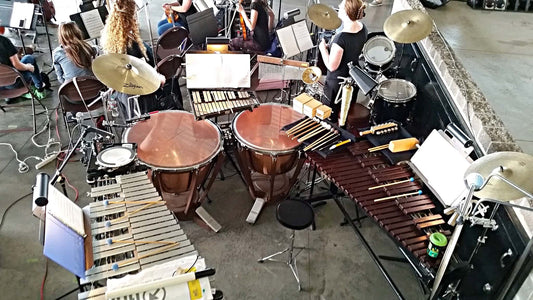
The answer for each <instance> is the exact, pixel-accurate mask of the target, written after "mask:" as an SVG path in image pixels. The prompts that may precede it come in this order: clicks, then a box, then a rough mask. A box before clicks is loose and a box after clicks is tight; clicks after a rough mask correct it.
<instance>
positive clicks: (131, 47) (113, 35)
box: [102, 0, 165, 119]
mask: <svg viewBox="0 0 533 300" xmlns="http://www.w3.org/2000/svg"><path fill="white" fill-rule="evenodd" d="M136 16H137V12H136V6H135V0H116V1H115V3H114V4H113V9H112V10H111V13H110V14H109V16H108V17H107V21H106V24H105V26H104V29H103V30H102V48H103V50H104V52H105V53H106V54H107V53H118V54H128V55H131V56H134V57H137V58H140V59H144V60H145V61H146V62H147V63H148V64H149V65H151V66H152V67H153V66H154V56H153V52H152V49H151V48H150V46H149V45H148V44H147V43H145V42H143V41H142V39H141V35H140V33H139V25H138V22H137V17H136ZM159 75H160V80H161V84H162V85H163V84H164V83H165V76H163V75H161V74H159ZM116 96H117V98H118V100H119V104H120V107H121V110H120V111H121V114H122V118H123V119H128V118H131V117H132V116H128V115H127V114H126V111H127V109H126V107H127V105H128V97H129V95H126V94H123V93H117V95H116Z"/></svg>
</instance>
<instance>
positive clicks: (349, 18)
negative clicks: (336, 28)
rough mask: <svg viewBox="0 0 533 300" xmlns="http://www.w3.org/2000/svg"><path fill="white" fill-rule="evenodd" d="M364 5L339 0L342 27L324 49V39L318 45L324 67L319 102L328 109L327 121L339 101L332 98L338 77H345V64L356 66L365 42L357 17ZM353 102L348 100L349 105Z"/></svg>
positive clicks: (336, 114)
mask: <svg viewBox="0 0 533 300" xmlns="http://www.w3.org/2000/svg"><path fill="white" fill-rule="evenodd" d="M365 8H366V5H365V4H364V3H363V2H362V1H361V0H343V1H342V2H341V3H340V4H339V18H340V19H341V20H342V22H343V26H344V27H343V29H342V31H341V32H340V33H338V34H336V35H335V36H334V38H333V41H332V43H331V47H330V49H329V50H328V47H327V45H326V42H325V41H324V40H322V41H321V42H320V45H319V49H320V53H321V55H322V59H323V60H324V64H325V65H326V68H327V69H328V74H327V76H326V83H325V86H324V96H325V99H322V102H323V103H324V104H325V105H328V106H329V107H331V109H332V113H331V116H330V118H331V120H333V121H337V119H338V117H339V113H340V106H341V102H340V101H339V103H337V104H335V103H334V102H335V98H336V97H337V94H338V92H339V90H340V85H339V83H340V82H341V80H340V79H338V78H337V77H339V76H340V77H349V76H350V74H349V69H348V63H349V62H353V64H354V65H357V62H358V59H359V55H361V51H362V50H363V46H364V44H365V42H366V39H367V35H368V30H367V29H366V27H365V25H364V24H363V23H361V22H360V21H359V20H360V19H361V18H363V15H364V10H365ZM358 91H359V88H357V87H355V88H354V93H353V97H354V98H357V92H358ZM353 103H355V101H352V104H353Z"/></svg>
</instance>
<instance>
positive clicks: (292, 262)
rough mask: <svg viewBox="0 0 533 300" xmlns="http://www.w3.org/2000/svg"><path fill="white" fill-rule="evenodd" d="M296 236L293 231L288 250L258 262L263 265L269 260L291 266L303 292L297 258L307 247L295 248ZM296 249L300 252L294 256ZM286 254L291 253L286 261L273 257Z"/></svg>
mask: <svg viewBox="0 0 533 300" xmlns="http://www.w3.org/2000/svg"><path fill="white" fill-rule="evenodd" d="M294 236H295V231H294V230H293V231H292V233H291V237H290V244H289V247H288V248H286V249H284V250H281V251H279V252H276V253H274V254H271V255H269V256H265V257H263V258H260V259H259V260H257V262H259V263H263V262H265V261H266V260H269V261H274V262H282V263H286V264H287V265H288V266H289V268H291V271H292V275H294V278H295V279H296V282H297V283H298V291H301V290H302V285H301V284H300V277H299V276H298V267H297V266H296V257H297V256H298V255H299V254H300V252H302V250H303V249H305V247H294ZM294 249H298V250H299V251H298V252H296V254H294ZM285 252H289V255H288V257H287V260H286V261H283V260H278V259H273V257H276V256H278V255H281V254H283V253H285Z"/></svg>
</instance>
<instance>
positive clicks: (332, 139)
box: [311, 132, 339, 151]
mask: <svg viewBox="0 0 533 300" xmlns="http://www.w3.org/2000/svg"><path fill="white" fill-rule="evenodd" d="M338 137H339V134H338V133H337V132H333V135H328V137H327V138H326V139H324V140H322V141H321V142H320V143H318V144H316V145H315V146H313V148H312V149H311V151H315V150H321V149H322V148H323V147H322V146H325V145H327V144H328V143H329V142H331V141H334V140H335V139H337V138H338Z"/></svg>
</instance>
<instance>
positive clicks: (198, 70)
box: [185, 54, 250, 89]
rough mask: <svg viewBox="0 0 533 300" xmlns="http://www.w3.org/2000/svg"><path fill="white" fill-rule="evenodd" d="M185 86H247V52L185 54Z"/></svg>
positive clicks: (196, 87)
mask: <svg viewBox="0 0 533 300" xmlns="http://www.w3.org/2000/svg"><path fill="white" fill-rule="evenodd" d="M185 61H186V62H187V64H186V66H187V88H188V89H206V88H249V87H250V55H249V54H186V55H185Z"/></svg>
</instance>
